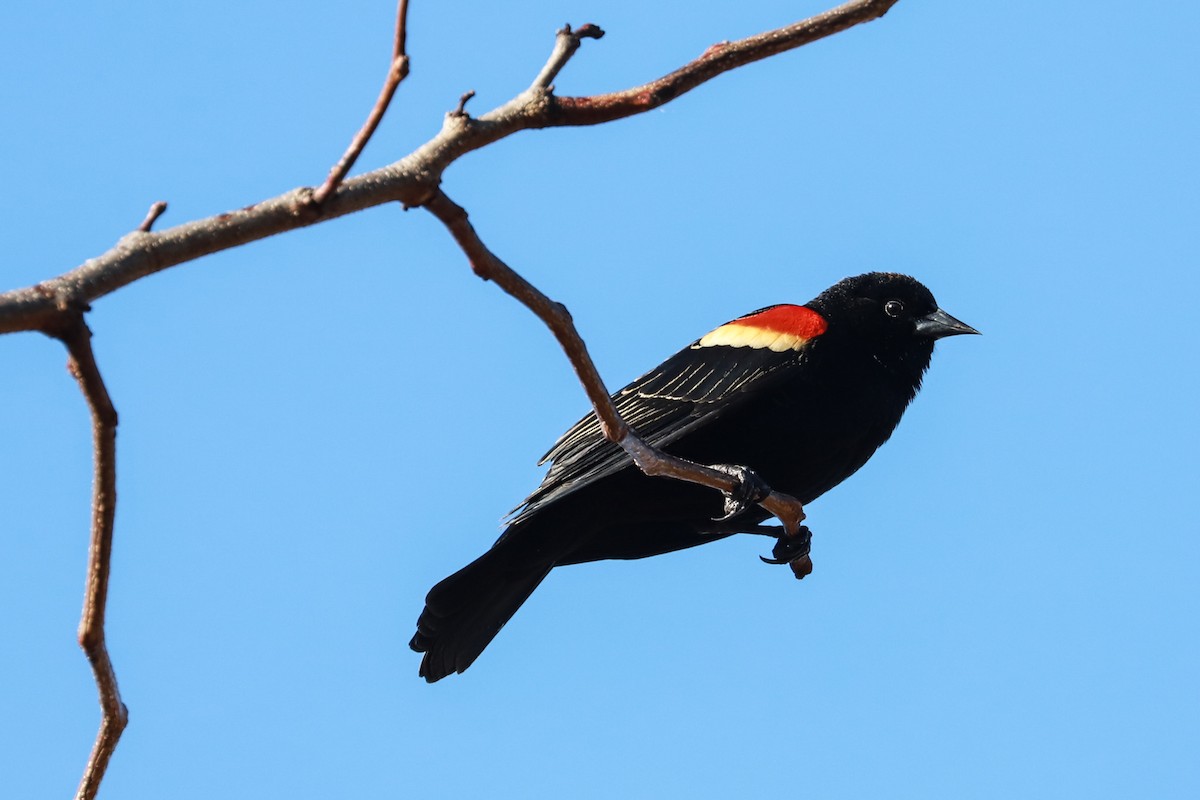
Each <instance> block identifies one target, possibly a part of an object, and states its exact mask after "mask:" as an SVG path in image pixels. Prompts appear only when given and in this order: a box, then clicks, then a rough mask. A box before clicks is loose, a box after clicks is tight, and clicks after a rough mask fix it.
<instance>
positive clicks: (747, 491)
mask: <svg viewBox="0 0 1200 800" xmlns="http://www.w3.org/2000/svg"><path fill="white" fill-rule="evenodd" d="M709 469H715V470H717V471H718V472H724V473H725V474H726V475H732V476H733V477H734V478H736V479H737V482H738V483H737V486H735V487H734V489H733V491H731V492H725V509H724V511H725V516H723V517H714V518H713V521H714V522H724V521H726V520H730V519H733V518H734V517H736V516H739V515H741V514H744V513H746V512H747V511H749V510H750V509H751V508H753V507H754V506H756V505H758V504H759V503H760V502H762V501H763V500H766V499H767V498H768V497H770V496H771V487H770V486H768V485H767V482H766V481H764V480H763V479H762V478H760V477H758V474H757V473H755V472H754V470H752V469H750V468H749V467H741V466H738V465H737V464H709Z"/></svg>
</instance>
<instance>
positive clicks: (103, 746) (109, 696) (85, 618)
mask: <svg viewBox="0 0 1200 800" xmlns="http://www.w3.org/2000/svg"><path fill="white" fill-rule="evenodd" d="M63 319H64V320H65V324H63V325H62V326H61V327H59V328H57V329H49V330H47V331H46V332H47V333H48V334H50V335H51V336H54V337H55V338H58V339H61V340H62V342H63V343H64V344H65V345H66V346H67V353H68V355H69V360H68V361H67V369H68V370H70V372H71V375H73V376H74V377H75V380H77V381H78V382H79V388H80V389H81V390H83V396H84V399H85V400H87V404H88V409H89V410H90V411H91V415H92V446H93V450H94V455H93V460H94V463H95V466H94V476H93V479H92V481H93V482H92V533H91V545H90V547H89V548H88V569H87V586H86V589H85V592H84V601H83V615H82V617H81V619H80V621H79V645H80V647H82V648H83V651H84V653H86V654H87V658H88V661H89V662H90V663H91V665H92V674H93V675H94V676H95V680H96V688H97V691H98V692H99V695H100V709H101V713H102V717H101V720H100V730H99V732H98V733H97V734H96V742H95V744H94V745H93V746H92V754H91V757H89V758H88V763H87V767H86V768H85V769H84V773H83V779H82V780H81V781H80V784H79V790H78V792H77V793H76V795H75V796H76V798H77V800H91V799H92V798H94V797H95V796H96V792H97V791H98V790H99V788H100V781H101V780H102V779H103V777H104V772H105V770H106V769H107V768H108V761H109V759H110V758H111V757H112V754H113V751H114V750H115V749H116V747H117V742H118V740H120V738H121V732H122V731H123V730H125V725H126V723H127V722H128V721H129V713H128V711H127V710H126V708H125V704H124V703H123V702H121V693H120V691H119V690H118V689H117V675H116V672H115V671H114V670H113V665H112V660H111V659H110V658H109V656H108V646H107V645H106V643H105V637H104V613H105V607H106V605H107V603H108V575H109V569H110V567H111V563H112V544H113V519H114V516H115V513H116V507H117V412H116V409H115V408H113V404H112V400H111V399H110V398H109V396H108V390H107V389H106V388H105V386H104V379H103V378H102V377H101V376H100V369H99V367H97V366H96V358H95V356H94V354H93V353H92V341H91V340H92V332H91V331H90V330H88V327H87V323H85V322H84V320H83V311H82V310H81V309H79V308H75V309H69V310H66V313H65V315H64V318H63Z"/></svg>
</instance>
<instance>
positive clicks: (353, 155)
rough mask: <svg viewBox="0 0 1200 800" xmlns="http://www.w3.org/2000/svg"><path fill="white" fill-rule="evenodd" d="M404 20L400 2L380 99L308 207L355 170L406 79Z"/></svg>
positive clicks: (404, 7)
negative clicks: (393, 39)
mask: <svg viewBox="0 0 1200 800" xmlns="http://www.w3.org/2000/svg"><path fill="white" fill-rule="evenodd" d="M407 19H408V0H400V2H399V4H398V5H397V6H396V35H395V44H394V45H393V47H392V63H391V66H389V67H388V72H387V77H386V78H385V79H384V81H383V88H382V89H381V90H380V91H379V98H378V99H377V100H376V101H375V105H374V107H373V108H372V109H371V113H370V114H368V115H367V121H366V122H364V123H363V126H362V128H360V129H359V131H358V133H357V134H355V136H354V139H353V140H351V142H350V146H349V147H348V148H346V152H345V153H344V154H343V155H342V157H341V158H340V159H338V162H337V163H336V164H334V165H333V168H332V169H331V170H329V177H327V178H326V179H325V182H324V183H323V184H321V186H320V188H318V189H317V190H316V191H315V192H313V193H312V194H311V195H309V197H308V198H307V200H308V203H309V204H310V205H312V206H320V205H322V204H323V203H324V202H325V200H326V199H328V197H329V195H331V194H333V192H334V191H335V190H336V189H337V187H338V184H340V183H341V182H342V179H343V178H345V177H346V175H347V173H349V172H350V169H351V168H352V167H353V166H354V162H355V161H357V160H358V157H359V155H361V154H362V151H363V148H365V147H366V146H367V142H369V141H371V136H372V135H373V134H374V133H375V129H376V128H378V127H379V123H380V122H381V121H382V120H383V115H384V113H386V112H387V110H388V106H389V105H390V104H391V102H392V97H393V96H394V95H395V94H396V89H397V87H399V86H400V82H401V81H402V80H404V79H405V77H407V76H408V55H407V54H406V53H405V52H404V43H405V40H406V37H407V34H406V33H405V28H406V27H407V26H408V22H407Z"/></svg>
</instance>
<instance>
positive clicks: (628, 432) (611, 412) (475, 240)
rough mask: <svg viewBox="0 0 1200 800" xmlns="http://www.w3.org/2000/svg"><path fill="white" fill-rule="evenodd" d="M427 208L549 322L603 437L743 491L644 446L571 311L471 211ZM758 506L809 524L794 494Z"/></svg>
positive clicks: (438, 203) (438, 197)
mask: <svg viewBox="0 0 1200 800" xmlns="http://www.w3.org/2000/svg"><path fill="white" fill-rule="evenodd" d="M424 205H425V208H427V209H428V210H429V212H430V213H432V214H433V215H434V216H435V217H437V218H438V219H439V220H441V222H442V224H444V225H445V226H446V228H447V229H448V230H449V231H450V234H451V235H452V236H453V237H454V240H455V241H456V242H458V246H459V247H460V248H462V251H463V252H464V253H466V255H467V260H468V261H469V262H470V264H471V270H472V271H473V272H474V273H475V274H476V275H478V276H479V277H480V278H483V279H484V280H485V281H493V282H495V284H496V285H497V286H499V287H500V288H501V289H503V290H504V291H505V292H507V293H508V294H510V295H512V297H514V298H516V299H517V300H518V301H519V302H520V303H521V304H523V305H524V306H525V307H526V308H528V309H529V310H530V311H532V312H533V313H534V314H536V315H537V317H538V319H540V320H541V321H542V322H544V323H546V327H548V328H549V329H550V331H551V332H552V333H553V334H554V338H556V339H558V343H559V344H560V345H561V346H562V349H563V351H564V352H566V354H567V358H568V360H570V362H571V366H572V367H574V369H575V374H576V375H577V376H578V377H579V382H580V383H582V384H583V388H584V391H586V392H587V396H588V400H590V401H591V403H592V408H594V409H595V411H596V416H597V417H598V418H599V420H600V428H601V430H602V431H603V432H604V437H605V438H606V439H608V440H609V441H610V442H616V443H617V444H619V445H620V446H621V447H622V448H624V449H625V452H627V453H629V456H630V458H631V459H632V460H633V462H634V463H635V464H636V465H637V466H638V468H639V469H641V470H642V472H644V473H646V474H647V475H659V476H664V477H670V478H675V479H677V480H684V481H688V482H690V483H698V484H700V485H701V486H707V487H709V488H712V489H717V490H718V491H722V492H726V493H730V492H733V491H734V490H735V489H737V488H738V486H739V482H738V480H737V479H736V478H734V477H733V476H732V475H730V474H729V473H727V472H721V471H720V470H716V469H713V468H711V467H706V466H703V465H701V464H696V463H693V462H691V461H687V460H686V459H682V458H677V457H675V456H672V455H669V454H667V453H664V452H662V451H661V450H658V449H656V448H654V447H651V446H650V445H648V444H646V443H645V442H644V441H642V439H641V438H639V437H638V435H637V433H636V432H634V431H633V430H632V429H631V428H630V427H629V426H628V425H627V424H626V423H625V420H623V419H621V415H620V413H619V412H618V411H617V408H616V406H615V405H613V402H612V398H611V397H610V395H609V392H608V389H607V388H605V386H604V380H603V379H602V378H601V377H600V373H599V372H597V371H596V365H595V364H594V363H592V357H591V355H590V354H589V353H588V351H587V346H586V345H585V344H584V343H583V339H582V338H581V337H580V335H579V332H578V331H577V330H576V329H575V324H574V322H573V321H572V319H571V314H570V312H569V311H567V308H566V306H564V305H563V304H562V303H557V302H555V301H553V300H551V299H550V298H549V297H547V296H546V295H544V294H542V292H541V291H539V290H538V288H537V287H536V286H534V285H533V284H531V283H530V282H529V281H527V280H525V279H524V278H522V277H521V276H520V275H518V274H517V273H516V272H515V271H514V270H513V269H512V268H511V267H509V266H508V265H507V264H505V263H504V262H503V261H501V260H500V258H499V257H498V256H496V254H495V253H493V252H492V251H491V250H489V249H488V247H487V245H485V244H484V243H483V241H482V240H481V239H480V238H479V235H478V234H477V233H476V232H475V228H474V227H473V226H472V225H471V221H470V219H469V218H468V217H467V212H466V211H464V210H463V209H462V208H461V207H460V206H459V205H458V204H456V203H455V202H454V201H453V200H451V199H450V198H449V197H447V196H446V195H445V193H443V192H442V191H441V190H440V189H439V190H438V191H436V192H435V193H434V194H433V196H432V197H431V198H430V199H429V200H428V201H427V202H426V203H425V204H424ZM759 505H761V506H762V507H763V508H765V509H766V510H767V511H770V512H771V513H772V514H774V515H775V516H776V517H778V518H779V520H780V521H781V522H782V523H783V524H784V528H785V530H786V531H787V534H788V535H789V536H795V535H797V534H798V533H799V530H800V523H801V522H802V521H803V520H804V508H803V506H801V504H800V501H799V500H797V499H796V498H794V497H792V496H791V495H787V494H783V493H782V492H776V491H772V492H771V493H770V495H769V496H768V497H767V498H766V499H765V500H763V501H762V502H761V503H760V504H759ZM806 558H807V556H806ZM806 574H807V573H806Z"/></svg>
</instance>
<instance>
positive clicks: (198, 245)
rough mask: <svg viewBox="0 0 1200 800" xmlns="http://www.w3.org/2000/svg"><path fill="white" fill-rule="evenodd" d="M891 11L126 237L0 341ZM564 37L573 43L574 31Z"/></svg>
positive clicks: (469, 124)
mask: <svg viewBox="0 0 1200 800" xmlns="http://www.w3.org/2000/svg"><path fill="white" fill-rule="evenodd" d="M896 2H897V0H854V2H850V3H846V4H845V5H842V6H839V7H838V8H835V9H833V10H831V11H827V12H825V13H823V14H818V15H817V16H815V17H812V18H811V19H808V20H805V21H803V22H798V23H796V24H794V25H789V26H787V27H785V28H780V29H778V30H775V31H770V32H768V33H764V34H759V35H757V36H751V37H749V38H747V39H742V40H740V41H736V42H728V43H722V44H719V45H714V46H713V47H710V48H709V49H708V50H707V51H705V53H704V54H703V55H701V56H700V57H699V58H697V59H696V60H694V61H691V62H689V63H688V64H686V65H684V66H683V67H681V68H680V69H678V70H676V71H674V72H672V73H671V74H670V75H666V76H664V77H662V78H659V79H658V80H655V81H651V82H650V83H647V84H644V85H642V86H638V87H634V88H632V89H627V90H625V91H622V92H615V93H613V94H605V95H597V96H594V97H561V98H560V97H557V96H555V95H554V94H552V93H551V92H550V90H549V89H548V88H547V87H541V86H538V85H536V84H535V85H533V86H530V88H529V89H527V90H525V91H524V92H522V93H521V94H519V95H518V96H517V97H515V98H514V99H513V100H511V101H509V102H508V103H505V104H504V105H502V106H500V107H499V108H497V109H494V110H493V111H490V112H488V113H487V114H484V115H483V116H482V117H480V118H479V119H473V118H470V117H467V116H465V115H463V116H455V115H447V117H446V120H445V123H444V124H443V126H442V130H441V132H439V133H438V135H437V136H435V137H434V138H433V139H431V140H430V141H428V142H426V143H425V144H424V145H422V146H421V147H419V148H418V149H417V150H415V151H414V152H412V153H411V154H409V155H408V156H406V157H404V158H403V159H401V160H400V161H397V162H396V163H394V164H391V165H389V166H386V167H382V168H381V169H377V170H374V171H372V172H368V173H366V174H364V175H360V176H358V177H357V178H350V179H348V180H345V181H343V182H342V183H340V184H338V185H337V188H336V189H335V190H334V191H333V192H332V194H330V195H329V196H328V197H327V198H326V199H325V201H324V202H323V203H322V204H321V214H319V215H313V214H305V213H303V210H304V209H306V208H308V207H310V203H311V201H310V200H309V198H310V197H311V196H312V190H311V189H296V190H293V191H291V192H287V193H286V194H282V195H280V196H278V197H274V198H271V199H269V200H264V201H262V202H260V203H256V204H254V205H252V206H249V207H247V208H243V209H241V210H239V211H232V212H228V213H224V214H218V215H217V216H215V217H209V218H207V219H202V220H198V221H196V222H189V223H185V224H183V225H178V226H176V227H174V228H167V229H165V230H163V231H161V232H155V233H142V232H135V233H132V234H129V235H128V236H126V237H125V238H124V239H122V240H121V241H120V242H118V243H117V245H116V246H115V247H113V248H112V249H111V250H109V251H108V252H106V253H104V254H103V255H101V256H99V257H97V258H94V259H91V260H89V261H87V262H85V263H84V264H82V265H81V266H79V267H77V268H75V269H73V270H71V271H70V272H68V273H66V274H64V275H61V276H59V277H57V278H52V279H50V280H48V281H45V282H44V283H41V284H38V285H37V286H31V287H29V288H26V289H18V290H15V291H11V292H6V293H4V294H0V333H11V332H13V331H29V330H40V329H41V328H44V327H46V326H47V325H48V324H50V323H51V321H52V320H53V318H54V317H55V316H56V315H57V313H58V312H57V310H56V309H57V306H58V303H59V302H60V301H62V300H68V301H71V302H74V303H83V304H86V303H90V302H91V301H93V300H96V299H98V298H100V297H103V296H104V295H106V294H108V293H110V292H113V291H116V290H117V289H119V288H121V287H122V286H126V285H128V284H130V283H132V282H134V281H136V280H138V279H139V278H142V277H145V276H146V275H150V274H152V273H155V272H159V271H161V270H164V269H168V268H170V267H173V266H175V265H177V264H182V263H184V262H187V261H194V260H195V259H197V258H199V257H201V256H204V255H208V254H210V253H216V252H220V251H221V250H228V249H230V248H233V247H237V246H239V245H243V244H247V243H248V242H253V241H257V240H258V239H264V238H266V237H268V236H273V235H275V234H277V233H283V232H284V231H290V230H295V229H297V228H302V227H304V226H306V225H312V224H315V223H317V222H323V221H325V220H330V219H334V218H335V217H340V216H342V215H344V214H351V213H354V212H355V211H361V210H363V209H365V208H370V207H372V206H377V205H381V204H383V203H388V202H400V203H403V204H404V205H408V206H416V205H421V204H423V203H424V202H425V200H427V199H428V198H429V197H431V196H432V194H433V191H434V190H435V189H436V187H437V186H438V184H439V183H440V181H441V176H442V173H443V172H444V171H445V170H446V168H447V167H448V166H449V165H450V164H452V163H453V162H454V161H455V160H457V159H458V158H459V157H461V156H462V155H464V154H465V153H469V152H471V151H473V150H478V149H479V148H481V147H485V146H487V145H488V144H491V143H492V142H495V141H497V140H499V139H503V138H504V137H506V136H510V135H512V134H514V133H516V132H517V131H521V130H527V129H530V128H549V127H555V126H562V125H594V124H597V123H601V122H607V121H610V120H614V119H619V118H621V117H628V116H633V115H635V114H640V113H643V112H645V111H648V110H650V109H652V108H656V107H657V106H660V105H662V104H664V103H666V102H668V101H670V100H672V99H674V98H676V97H678V96H680V95H681V94H683V93H684V92H687V91H690V90H691V89H694V88H695V87H697V86H699V85H700V84H702V83H704V82H705V81H708V80H711V79H712V78H713V77H715V76H717V75H719V74H721V73H722V72H727V71H728V70H731V69H734V68H735V67H739V66H741V65H743V64H748V63H750V62H752V61H757V60H760V59H762V58H766V57H767V56H770V55H774V54H776V53H779V52H782V51H784V50H789V49H793V48H796V47H800V46H801V45H804V44H808V43H809V42H812V41H815V40H817V39H820V38H822V37H825V36H830V35H832V34H834V33H837V32H839V31H842V30H845V29H846V28H849V27H851V26H853V25H856V24H858V23H861V22H866V21H868V20H871V19H875V18H876V17H879V16H882V15H883V14H884V13H886V12H887V10H888V9H890V8H891V7H892V6H893V5H894V4H895V3H896ZM581 30H582V29H581ZM570 35H572V36H575V37H580V32H579V31H575V32H573V33H572V34H570ZM555 53H556V54H557V53H558V47H557V44H556V50H555ZM556 58H558V57H557V56H553V57H552V58H551V61H550V62H548V64H550V63H554V62H555V60H556ZM545 71H546V70H545V68H543V73H545Z"/></svg>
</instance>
